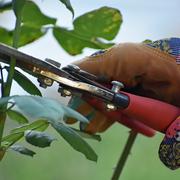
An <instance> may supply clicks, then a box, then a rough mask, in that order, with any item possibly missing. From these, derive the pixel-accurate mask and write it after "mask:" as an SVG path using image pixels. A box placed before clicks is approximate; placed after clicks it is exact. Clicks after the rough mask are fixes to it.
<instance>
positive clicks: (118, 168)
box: [111, 130, 138, 180]
mask: <svg viewBox="0 0 180 180" xmlns="http://www.w3.org/2000/svg"><path fill="white" fill-rule="evenodd" d="M137 134H138V133H137V132H135V131H133V130H131V131H130V134H129V137H128V139H127V141H126V145H125V147H124V149H123V152H122V154H121V156H120V159H119V161H118V163H117V165H116V169H115V171H114V173H113V176H112V179H111V180H118V179H119V178H120V175H121V174H122V170H123V168H124V166H125V163H126V161H127V158H128V155H129V154H130V152H131V149H132V146H133V144H134V141H135V139H136V137H137Z"/></svg>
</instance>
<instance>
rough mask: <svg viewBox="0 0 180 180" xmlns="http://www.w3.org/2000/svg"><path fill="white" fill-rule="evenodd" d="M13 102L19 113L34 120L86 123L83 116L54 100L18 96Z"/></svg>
mask: <svg viewBox="0 0 180 180" xmlns="http://www.w3.org/2000/svg"><path fill="white" fill-rule="evenodd" d="M13 100H14V101H15V103H16V105H17V106H18V108H19V109H20V111H21V112H23V113H24V114H27V115H29V116H30V117H31V118H34V119H39V118H42V119H46V120H48V121H62V120H63V119H64V118H67V117H73V118H75V119H77V120H79V121H81V122H84V123H88V120H87V119H86V118H85V117H84V116H82V115H81V114H79V113H78V112H76V111H74V110H72V109H70V108H68V107H66V106H64V105H62V104H60V103H59V102H58V101H56V100H52V99H49V98H42V97H39V96H18V97H14V98H13Z"/></svg>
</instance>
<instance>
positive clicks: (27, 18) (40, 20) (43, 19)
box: [22, 1, 56, 29]
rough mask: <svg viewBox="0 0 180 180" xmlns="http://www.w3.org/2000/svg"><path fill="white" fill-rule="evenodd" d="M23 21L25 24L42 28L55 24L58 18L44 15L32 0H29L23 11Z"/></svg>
mask: <svg viewBox="0 0 180 180" xmlns="http://www.w3.org/2000/svg"><path fill="white" fill-rule="evenodd" d="M22 22H23V24H24V25H25V26H28V27H34V28H38V29H40V28H41V26H44V25H48V24H55V23H56V19H55V18H51V17H48V16H46V15H44V14H43V13H42V12H41V11H40V9H39V7H38V6H37V5H36V4H35V3H34V2H32V1H27V2H26V4H25V6H24V8H23V12H22Z"/></svg>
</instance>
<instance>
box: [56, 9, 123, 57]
mask: <svg viewBox="0 0 180 180" xmlns="http://www.w3.org/2000/svg"><path fill="white" fill-rule="evenodd" d="M121 24H122V16H121V13H120V12H119V10H117V9H114V8H110V7H102V8H100V9H97V10H94V11H91V12H89V13H86V14H84V15H82V16H80V17H78V18H76V19H75V20H74V22H73V25H74V29H73V30H68V29H66V28H62V27H57V26H56V27H54V29H53V35H54V37H55V38H56V40H57V41H58V43H59V44H60V45H61V46H62V47H63V48H64V49H65V50H66V51H67V52H68V53H69V54H71V55H77V54H80V53H81V52H82V50H83V49H84V48H85V47H90V48H95V49H104V48H108V47H110V46H112V45H114V43H108V42H103V41H102V40H100V38H101V39H105V40H108V41H110V40H113V39H114V38H115V36H116V35H117V33H118V31H119V28H120V25H121Z"/></svg>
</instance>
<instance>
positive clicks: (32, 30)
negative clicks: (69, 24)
mask: <svg viewBox="0 0 180 180" xmlns="http://www.w3.org/2000/svg"><path fill="white" fill-rule="evenodd" d="M45 33H46V32H43V31H42V30H41V28H36V27H31V26H28V25H23V26H22V27H21V35H20V38H19V43H18V45H19V47H21V46H24V45H26V44H29V43H32V42H34V41H36V40H37V39H39V38H40V37H42V36H43V35H44V34H45Z"/></svg>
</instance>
